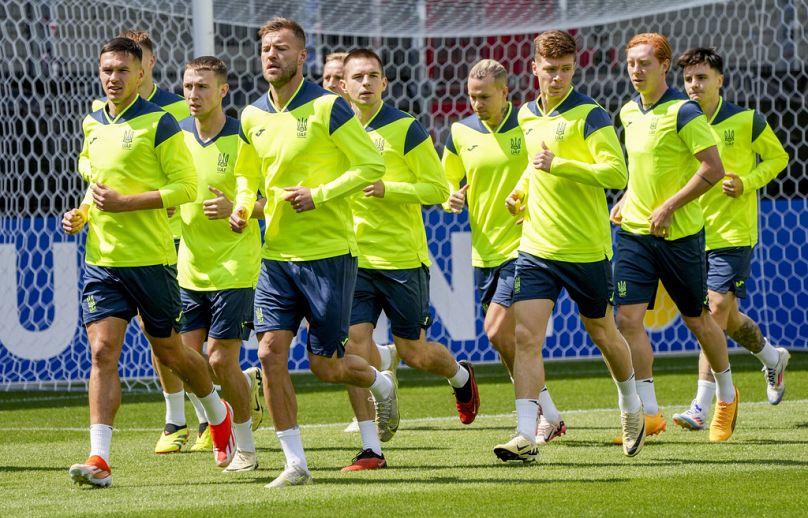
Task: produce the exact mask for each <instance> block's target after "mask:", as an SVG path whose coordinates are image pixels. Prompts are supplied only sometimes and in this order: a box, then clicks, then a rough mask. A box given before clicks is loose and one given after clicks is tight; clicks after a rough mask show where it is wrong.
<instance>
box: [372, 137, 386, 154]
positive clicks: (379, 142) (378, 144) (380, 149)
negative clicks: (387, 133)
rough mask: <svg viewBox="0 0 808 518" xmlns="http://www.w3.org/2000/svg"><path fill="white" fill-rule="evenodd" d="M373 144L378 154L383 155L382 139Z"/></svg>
mask: <svg viewBox="0 0 808 518" xmlns="http://www.w3.org/2000/svg"><path fill="white" fill-rule="evenodd" d="M373 143H374V144H376V149H377V150H378V151H379V153H384V139H383V138H381V137H379V138H377V139H376V140H375V141H374V142H373Z"/></svg>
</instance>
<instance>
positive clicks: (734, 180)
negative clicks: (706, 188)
mask: <svg viewBox="0 0 808 518" xmlns="http://www.w3.org/2000/svg"><path fill="white" fill-rule="evenodd" d="M725 178H727V179H726V180H724V182H723V183H722V184H721V187H722V188H723V189H724V194H726V195H727V196H729V197H730V198H740V197H741V196H743V180H741V177H740V176H738V175H737V174H734V173H726V175H725Z"/></svg>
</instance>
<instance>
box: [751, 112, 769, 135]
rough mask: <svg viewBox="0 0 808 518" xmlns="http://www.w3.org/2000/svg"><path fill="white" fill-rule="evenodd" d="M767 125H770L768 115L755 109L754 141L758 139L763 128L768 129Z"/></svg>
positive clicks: (753, 117)
mask: <svg viewBox="0 0 808 518" xmlns="http://www.w3.org/2000/svg"><path fill="white" fill-rule="evenodd" d="M766 126H768V123H767V122H766V117H764V116H763V115H761V114H760V113H758V112H757V111H755V113H754V114H753V115H752V142H754V141H756V140H757V138H758V137H759V136H760V134H761V133H763V130H765V129H766Z"/></svg>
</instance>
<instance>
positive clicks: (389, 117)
mask: <svg viewBox="0 0 808 518" xmlns="http://www.w3.org/2000/svg"><path fill="white" fill-rule="evenodd" d="M406 118H410V119H411V118H413V117H412V115H410V114H409V113H406V112H403V111H401V110H399V109H397V108H393V107H392V106H390V105H389V104H387V103H383V104H382V107H381V109H380V110H379V113H377V114H376V116H375V117H373V120H372V121H370V122H369V123H368V125H367V126H366V127H365V130H366V131H374V130H378V129H381V128H383V127H385V126H387V125H388V124H392V123H394V122H396V121H398V120H401V119H406Z"/></svg>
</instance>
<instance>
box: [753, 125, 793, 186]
mask: <svg viewBox="0 0 808 518" xmlns="http://www.w3.org/2000/svg"><path fill="white" fill-rule="evenodd" d="M752 149H753V150H754V151H755V152H756V153H757V154H759V155H760V159H761V160H760V163H759V164H758V165H757V167H755V168H754V169H753V170H752V171H751V172H750V173H749V174H748V175H746V176H744V177H743V183H744V189H745V190H747V191H750V192H751V191H756V190H758V189H760V188H762V187H764V186H765V185H766V184H768V183H769V182H771V181H772V180H774V179H775V178H777V175H778V174H780V173H781V172H782V171H783V170H784V169H785V168H786V166H788V153H787V152H786V150H785V149H784V148H783V145H782V144H781V143H780V141H779V140H778V139H777V136H776V135H775V134H774V132H773V131H772V130H771V128H766V131H764V132H763V134H762V135H760V137H758V139H757V140H756V141H755V142H754V145H753V146H752Z"/></svg>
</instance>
